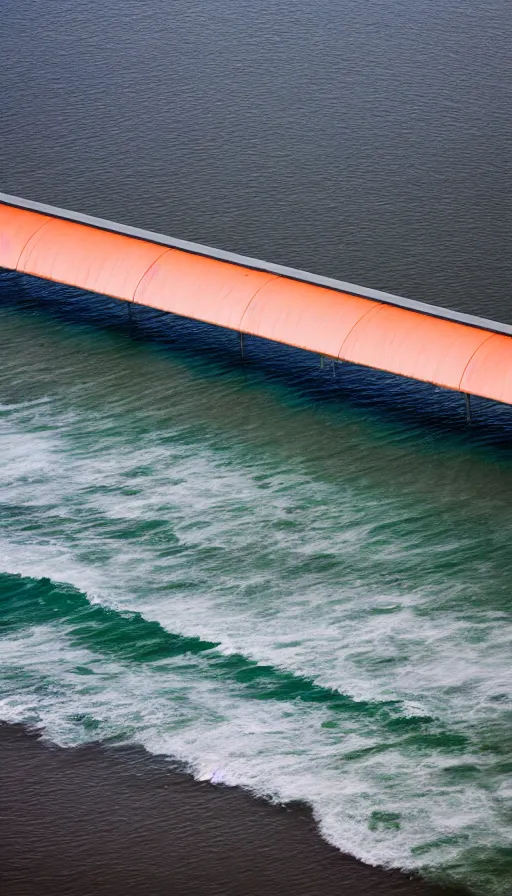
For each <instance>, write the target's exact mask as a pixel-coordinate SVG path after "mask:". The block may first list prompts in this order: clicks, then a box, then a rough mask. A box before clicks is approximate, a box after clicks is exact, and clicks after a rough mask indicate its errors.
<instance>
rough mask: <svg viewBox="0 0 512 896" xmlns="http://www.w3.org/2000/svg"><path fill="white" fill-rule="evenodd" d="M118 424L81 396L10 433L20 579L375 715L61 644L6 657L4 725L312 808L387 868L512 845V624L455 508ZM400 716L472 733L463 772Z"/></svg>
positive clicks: (14, 561) (185, 664) (275, 459)
mask: <svg viewBox="0 0 512 896" xmlns="http://www.w3.org/2000/svg"><path fill="white" fill-rule="evenodd" d="M74 400H75V399H74ZM59 402H60V404H59ZM109 413H110V411H109V412H108V413H107V412H105V413H102V412H101V410H98V409H93V410H91V409H87V410H83V409H82V411H80V410H77V409H75V408H74V407H70V405H69V402H68V401H67V399H66V400H63V399H62V397H61V398H60V399H59V400H58V401H57V403H56V404H55V403H54V402H52V403H51V404H47V403H41V404H38V405H34V406H33V407H32V406H30V407H29V406H28V403H20V405H19V406H16V407H12V408H11V412H10V413H9V414H7V415H6V418H5V419H4V420H3V422H2V431H1V432H2V446H3V449H2V465H1V466H0V497H1V499H2V502H3V504H4V506H7V505H10V506H11V507H13V508H22V510H23V512H22V513H21V514H20V515H19V517H18V516H17V514H16V511H13V513H12V514H11V515H10V516H8V518H7V520H6V523H5V525H4V527H3V530H2V533H1V535H0V557H1V563H0V569H1V571H5V572H9V573H14V574H20V575H24V576H30V577H33V578H40V577H42V576H47V577H48V578H50V579H52V580H53V581H54V582H63V583H69V584H72V585H74V586H75V587H76V588H78V589H79V590H80V591H81V592H83V593H85V594H87V597H88V600H89V601H90V602H91V603H94V602H96V603H99V604H102V605H104V606H109V607H113V608H116V609H117V610H119V611H122V610H137V611H138V612H140V613H141V614H142V615H143V616H144V618H145V619H148V620H153V621H157V622H159V623H160V625H161V626H162V627H163V628H164V629H166V630H168V631H170V632H173V633H179V634H183V635H187V636H191V635H195V636H198V637H200V638H202V639H203V640H205V641H213V642H216V643H218V645H219V646H218V648H217V650H218V652H219V653H222V654H225V655H232V654H241V655H243V656H245V657H246V658H249V659H252V660H254V661H256V662H257V663H259V664H260V665H262V664H269V665H271V666H272V667H274V668H276V669H283V670H286V671H287V672H289V673H292V674H293V675H295V676H303V677H305V678H307V679H308V680H310V681H311V682H313V683H315V684H317V685H319V686H323V687H325V688H330V689H331V690H332V691H333V692H335V693H336V692H337V693H339V694H341V695H346V696H348V697H350V698H352V699H354V700H356V701H368V702H369V704H370V705H371V706H372V707H373V708H374V711H372V712H371V713H369V714H366V715H365V713H364V711H361V712H360V713H359V714H355V715H350V714H347V715H344V714H343V713H342V712H340V713H338V714H336V713H334V712H333V711H332V710H331V709H330V708H329V706H328V703H325V704H322V703H318V704H315V703H306V702H304V701H301V700H286V699H280V700H272V699H266V700H257V699H253V698H252V697H251V696H250V694H248V692H247V691H246V690H245V689H244V686H243V684H240V683H239V682H238V681H237V680H236V679H235V678H233V679H229V678H228V677H227V676H224V677H222V678H218V677H216V676H215V675H214V674H212V673H211V670H210V669H209V666H208V663H209V659H208V657H205V656H203V655H198V656H191V655H189V656H186V657H183V656H180V657H179V661H176V662H175V661H173V660H166V661H161V662H159V663H154V664H151V667H148V666H147V665H145V664H143V663H139V664H130V663H129V662H128V661H126V662H123V661H122V659H118V660H113V659H111V658H109V657H108V656H107V655H103V654H102V653H101V652H99V651H98V652H94V651H93V650H92V649H88V648H78V647H77V646H76V644H75V643H72V642H71V641H70V640H69V639H68V636H67V635H66V633H65V629H63V628H59V626H58V624H55V625H40V626H37V627H35V628H33V629H28V630H27V631H26V632H25V633H24V635H22V636H21V635H19V634H18V635H17V636H16V637H14V636H10V637H9V638H3V639H2V640H1V641H0V669H1V672H0V674H1V676H2V678H1V688H0V697H1V700H2V702H1V703H0V717H1V718H6V719H8V720H16V721H19V720H24V721H27V722H29V723H32V724H43V725H45V726H46V731H47V735H48V736H49V737H51V738H53V739H54V740H56V741H58V742H60V743H64V744H72V743H77V742H81V741H83V740H89V739H93V738H96V737H98V736H99V737H108V736H109V735H117V736H124V737H126V738H128V739H133V740H136V741H137V742H139V743H142V744H144V745H145V746H146V747H147V749H148V750H150V751H152V752H155V753H164V754H167V755H169V756H176V757H178V758H179V759H181V760H183V761H184V762H186V763H187V764H188V765H189V767H190V768H191V769H192V770H193V772H194V774H195V775H196V776H197V777H199V778H202V779H210V780H214V781H217V782H219V781H222V782H223V783H225V784H228V785H236V784H239V785H242V786H245V787H249V788H252V789H253V790H254V791H255V792H257V793H260V794H267V795H269V796H271V797H273V798H276V799H280V800H291V799H303V800H306V801H308V802H309V803H310V804H311V805H312V806H313V809H314V812H315V816H316V818H317V820H318V823H319V825H320V828H321V830H322V831H323V833H324V835H325V836H326V837H327V838H328V839H329V840H330V841H332V842H333V843H335V844H336V845H337V846H339V847H340V848H341V849H344V850H347V851H350V852H351V853H353V854H354V855H357V856H359V857H360V858H363V859H364V860H366V861H369V862H373V863H382V864H388V865H399V866H401V867H407V868H413V867H419V866H421V865H424V864H442V865H445V866H446V865H450V863H452V862H454V861H455V860H456V859H458V857H460V855H461V853H462V852H463V851H464V849H466V848H469V847H470V848H472V849H476V848H477V847H479V846H486V845H488V844H489V843H492V844H493V845H495V846H499V845H505V843H506V842H507V838H508V834H507V829H506V827H505V825H504V821H503V806H504V802H505V800H506V799H508V798H509V795H510V794H509V788H508V786H507V783H506V781H505V780H504V778H503V776H502V775H500V774H499V773H497V772H496V771H495V770H494V769H493V763H494V760H495V756H494V754H493V751H492V749H491V750H489V749H488V750H487V751H486V752H482V751H481V750H480V746H481V740H482V739H484V740H485V738H486V737H487V732H488V731H492V732H494V735H493V736H496V734H495V733H496V731H498V732H499V730H500V726H502V725H504V718H505V710H506V709H507V708H509V707H510V704H511V703H512V681H511V675H510V671H509V669H510V666H509V659H508V657H509V646H510V637H511V625H510V618H509V616H508V615H507V614H506V613H505V612H504V610H503V608H502V606H501V605H500V604H499V603H498V604H496V603H494V602H493V600H491V599H490V600H489V602H488V605H486V603H485V601H482V599H481V598H482V595H481V591H482V589H485V587H486V584H487V580H488V577H489V575H491V574H492V573H493V569H494V567H493V558H492V556H490V558H489V555H487V556H483V557H482V558H479V559H478V562H477V561H476V560H475V562H474V565H473V568H472V570H470V571H467V570H464V568H463V566H462V565H461V566H457V565H455V566H454V565H453V563H454V561H453V558H457V555H458V552H461V553H463V552H464V551H465V552H466V556H468V545H471V543H472V540H474V539H475V529H474V528H472V527H470V529H469V530H468V523H467V520H466V519H465V518H463V517H461V516H460V515H459V517H457V513H459V509H458V508H456V509H455V510H453V508H451V507H448V509H447V508H446V507H445V506H444V505H443V501H442V499H441V498H440V499H439V500H438V501H437V503H436V501H434V500H433V501H432V502H429V501H428V500H426V499H424V501H423V505H421V503H420V505H418V498H417V495H414V494H413V495H410V494H408V493H407V490H404V491H400V489H398V488H395V489H389V488H387V487H383V486H382V485H380V484H379V483H376V482H375V481H373V480H368V478H367V475H366V474H365V475H364V476H362V475H361V474H360V473H359V471H358V470H357V465H356V467H355V468H354V465H353V466H352V468H348V467H347V469H346V470H344V471H343V475H341V474H340V476H339V477H338V479H336V480H333V479H332V477H331V478H329V477H321V476H320V475H314V474H312V472H311V470H310V469H309V468H308V467H307V465H306V464H302V463H301V461H300V459H299V460H296V459H292V460H293V462H288V461H287V460H286V459H285V458H284V457H283V456H281V455H278V454H272V452H270V453H268V454H266V453H265V452H263V451H260V452H254V451H252V452H251V451H248V452H247V450H245V451H244V450H243V448H240V449H239V448H237V447H233V446H225V445H224V444H223V441H222V438H220V437H217V436H215V435H211V434H210V435H209V436H208V437H206V436H205V434H204V433H201V435H200V436H199V437H198V436H196V435H195V434H194V432H193V427H191V424H190V422H187V421H186V420H185V421H184V422H181V423H179V424H178V423H177V422H174V423H173V425H170V426H169V427H168V428H167V429H163V428H162V429H161V430H158V428H155V429H153V430H150V431H146V432H145V433H144V436H143V437H141V438H137V437H135V436H133V435H130V436H126V435H125V433H124V430H123V428H122V425H121V424H123V425H125V423H126V421H125V418H124V416H123V415H122V414H120V415H119V417H118V418H117V419H113V420H112V421H111V420H109ZM132 424H133V426H134V428H135V429H136V428H137V427H136V425H135V424H137V419H135V422H134V420H132ZM191 429H192V432H191ZM453 520H456V521H457V520H458V521H459V522H460V526H459V528H457V527H456V526H454V525H453ZM155 523H156V524H158V525H155ZM393 527H397V528H398V529H399V531H400V538H399V539H398V540H397V538H396V537H395V536H394V534H393ZM388 530H391V531H390V534H389V532H388ZM506 531H507V530H506V528H505V534H502V535H500V534H499V533H498V530H496V533H493V536H495V538H496V539H499V538H506ZM496 543H497V542H496ZM432 556H434V557H437V558H439V568H440V570H441V571H440V572H438V571H437V569H436V564H435V563H432V562H431V558H432ZM411 557H412V558H413V559H412V560H411ZM444 557H447V558H448V560H449V561H450V563H451V564H452V565H451V566H450V564H449V563H448V565H443V562H444V561H443V558H444ZM418 570H419V572H418ZM84 669H85V670H88V671H89V672H90V673H92V674H88V675H83V674H82V672H81V671H80V670H84ZM77 670H78V671H77ZM393 701H394V702H395V704H396V705H395V708H394V709H393V710H391V709H390V710H389V712H394V713H395V716H396V718H398V719H403V718H407V717H409V718H411V717H412V718H414V717H417V718H419V719H421V718H424V719H425V724H429V723H428V722H427V720H428V719H431V720H432V723H431V725H432V728H431V729H428V730H429V731H430V730H432V731H433V733H434V734H435V735H439V736H440V737H442V735H444V734H448V735H450V736H459V737H460V747H459V748H458V749H459V752H458V753H455V754H454V753H453V752H452V753H450V751H445V750H443V748H442V747H441V746H439V745H437V746H436V745H433V746H430V747H429V746H428V745H426V746H423V747H422V746H421V744H418V743H411V742H408V741H407V738H406V737H402V736H401V735H400V734H395V733H392V731H391V730H390V729H389V728H388V727H387V721H386V718H387V717H386V712H387V710H386V706H387V705H388V704H390V703H392V702H393ZM379 708H382V715H379ZM331 726H332V727H331ZM460 768H473V769H475V770H476V771H475V774H474V775H470V776H469V777H465V778H463V779H461V780H458V779H457V777H456V774H455V773H456V772H457V770H458V769H460ZM451 773H454V774H451ZM450 774H451V776H450Z"/></svg>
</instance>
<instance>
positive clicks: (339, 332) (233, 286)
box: [0, 204, 512, 404]
mask: <svg viewBox="0 0 512 896" xmlns="http://www.w3.org/2000/svg"><path fill="white" fill-rule="evenodd" d="M0 267H4V268H10V269H12V270H17V271H22V272H24V273H27V274H33V275H35V276H37V277H43V278H46V279H48V280H54V281H57V282H59V283H66V284H69V285H71V286H77V287H81V288H82V289H87V290H91V291H93V292H98V293H103V294H104V295H108V296H113V297H114V298H118V299H124V300H126V301H129V302H135V303H138V304H141V305H148V306H150V307H152V308H158V309H160V310H162V311H169V312H172V313H174V314H179V315H182V316H185V317H190V318H194V319H196V320H201V321H206V322H208V323H213V324H218V325H219V326H223V327H228V328H230V329H233V330H238V331H240V332H241V333H247V334H252V335H256V336H262V337H264V338H266V339H272V340H275V341H277V342H282V343H285V344H287V345H293V346H297V347H299V348H303V349H306V350H309V351H313V352H318V353H319V354H323V355H326V356H329V357H332V358H338V359H340V360H346V361H353V362H354V363H356V364H364V365H366V366H368V367H374V368H377V369H379V370H386V371H389V372H391V373H397V374H400V375H402V376H407V377H411V378H413V379H418V380H423V381H425V382H429V383H434V384H435V385H438V386H443V387H446V388H448V389H456V390H459V391H462V392H467V393H471V394H474V395H481V396H483V397H485V398H491V399H494V400H496V401H502V402H506V403H508V404H512V336H507V335H501V334H496V333H492V332H491V331H489V330H486V329H482V328H479V327H473V326H469V325H467V324H463V323H458V322H454V321H450V320H445V319H441V318H438V317H434V316H429V315H426V314H421V313H418V312H417V311H411V310H409V309H406V308H400V307H396V306H393V305H389V304H385V303H383V302H379V301H376V300H374V299H369V298H364V297H362V296H357V295H352V294H349V293H345V292H340V291H338V290H335V289H328V288H325V287H322V286H317V285H315V284H310V283H303V282H298V281H297V280H293V279H290V278H288V277H285V276H280V275H277V274H273V273H271V272H266V271H258V270H253V269H251V268H248V267H244V266H242V265H237V264H233V263H230V262H226V261H220V260H217V259H214V258H208V257H205V256H204V255H197V254H194V253H192V252H185V251H182V250H181V249H175V248H168V247H165V246H163V245H160V244H159V243H153V242H151V241H150V240H145V239H137V238H135V237H133V236H125V235H122V234H117V233H111V232H109V231H107V230H102V229H98V228H96V227H92V226H90V225H87V224H79V223H75V222H72V221H66V220H62V219H60V218H56V217H52V216H50V215H45V214H40V213H38V212H33V211H27V210H25V209H21V208H16V207H14V206H10V205H5V204H0Z"/></svg>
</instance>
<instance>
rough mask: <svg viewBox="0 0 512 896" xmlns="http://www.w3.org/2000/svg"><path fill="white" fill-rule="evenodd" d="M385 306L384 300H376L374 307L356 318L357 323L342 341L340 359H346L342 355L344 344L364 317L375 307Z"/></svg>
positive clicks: (380, 308) (381, 307)
mask: <svg viewBox="0 0 512 896" xmlns="http://www.w3.org/2000/svg"><path fill="white" fill-rule="evenodd" d="M385 307H386V305H385V304H384V302H374V303H373V307H372V308H368V311H365V312H364V314H362V315H361V317H359V318H358V319H357V320H356V322H355V324H353V325H352V326H351V327H350V330H349V331H348V333H347V335H346V336H345V338H344V340H343V342H342V343H341V345H340V350H339V352H338V358H339V359H340V360H342V361H343V360H344V359H343V358H342V357H341V352H342V349H343V346H344V345H345V343H346V341H347V339H348V337H349V336H350V335H351V334H352V333H353V332H354V330H355V328H356V327H357V326H358V325H359V324H360V323H361V321H362V320H364V318H365V317H366V316H367V315H368V314H370V313H371V312H372V311H375V308H378V309H379V310H380V311H382V309H383V308H385Z"/></svg>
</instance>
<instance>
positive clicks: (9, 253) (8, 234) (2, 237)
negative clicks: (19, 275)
mask: <svg viewBox="0 0 512 896" xmlns="http://www.w3.org/2000/svg"><path fill="white" fill-rule="evenodd" d="M51 220H52V218H49V217H47V216H46V215H39V214H38V213H37V212H27V211H24V210H23V209H20V208H13V207H12V206H11V205H0V267H2V268H10V269H11V270H13V271H15V270H16V267H17V264H18V260H19V257H20V255H21V253H22V251H23V249H24V247H25V246H26V244H27V243H28V241H29V239H30V237H31V236H33V234H34V233H36V231H37V230H39V228H40V227H42V226H43V224H46V223H47V222H48V221H51Z"/></svg>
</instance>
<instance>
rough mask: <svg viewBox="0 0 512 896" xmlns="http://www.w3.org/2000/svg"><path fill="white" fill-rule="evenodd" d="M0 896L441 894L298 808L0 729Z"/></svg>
mask: <svg viewBox="0 0 512 896" xmlns="http://www.w3.org/2000/svg"><path fill="white" fill-rule="evenodd" d="M0 890H1V892H2V894H3V896H29V894H30V896H38V894H41V896H43V894H44V896H46V894H47V896H60V894H66V896H68V894H69V896H88V894H91V896H92V894H95V896H104V894H105V896H106V894H109V896H117V894H119V896H121V894H123V896H132V894H133V896H135V894H137V896H138V894H141V896H142V894H150V896H159V894H173V896H174V894H176V896H185V894H186V896H203V894H205V896H206V894H213V896H242V894H243V896H270V894H280V896H288V894H289V896H292V894H293V896H306V894H307V896H313V894H321V896H331V894H333V896H334V894H341V893H343V894H345V893H346V894H351V896H359V894H361V896H363V894H365V896H366V894H367V896H369V894H376V896H379V894H382V896H392V894H393V896H394V894H403V896H409V894H410V896H440V894H441V893H445V894H446V893H447V892H448V891H446V890H444V889H442V888H437V887H434V886H430V885H429V884H427V883H424V882H423V881H420V880H411V879H409V878H408V877H407V876H406V875H403V874H400V873H399V872H389V871H385V870H383V869H379V868H372V867H369V866H366V865H364V864H363V863H361V862H359V861H358V860H357V859H354V858H352V857H350V856H345V855H342V854H341V853H339V852H338V851H337V850H336V849H334V848H333V847H331V846H329V844H327V843H326V842H325V841H323V840H322V838H321V837H320V836H319V834H318V833H317V831H316V828H315V824H314V821H313V819H312V818H311V815H310V813H309V812H308V810H307V809H306V808H302V807H300V806H299V807H293V808H292V807H290V808H288V809H285V808H280V807H276V806H271V805H269V804H267V803H265V802H264V801H263V800H258V799H255V798H254V797H252V796H251V795H250V794H249V793H245V792H244V791H242V790H237V789H234V788H233V789H231V788H223V787H214V786H213V785H211V784H209V783H199V782H197V781H195V780H194V779H193V778H191V777H190V776H189V775H187V774H185V773H183V772H181V771H179V770H177V769H173V768H172V766H169V763H168V762H167V761H165V760H164V759H160V758H158V757H156V758H155V757H152V756H149V755H148V754H147V753H146V752H145V751H144V750H142V749H139V748H132V747H116V748H112V747H104V746H100V745H88V746H85V747H80V748H76V749H68V750H63V749H60V748H58V747H55V746H52V745H50V744H48V743H46V742H43V741H41V740H40V739H39V737H38V736H37V735H36V734H34V733H30V732H27V731H26V730H25V729H24V728H23V727H21V726H10V725H0Z"/></svg>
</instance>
